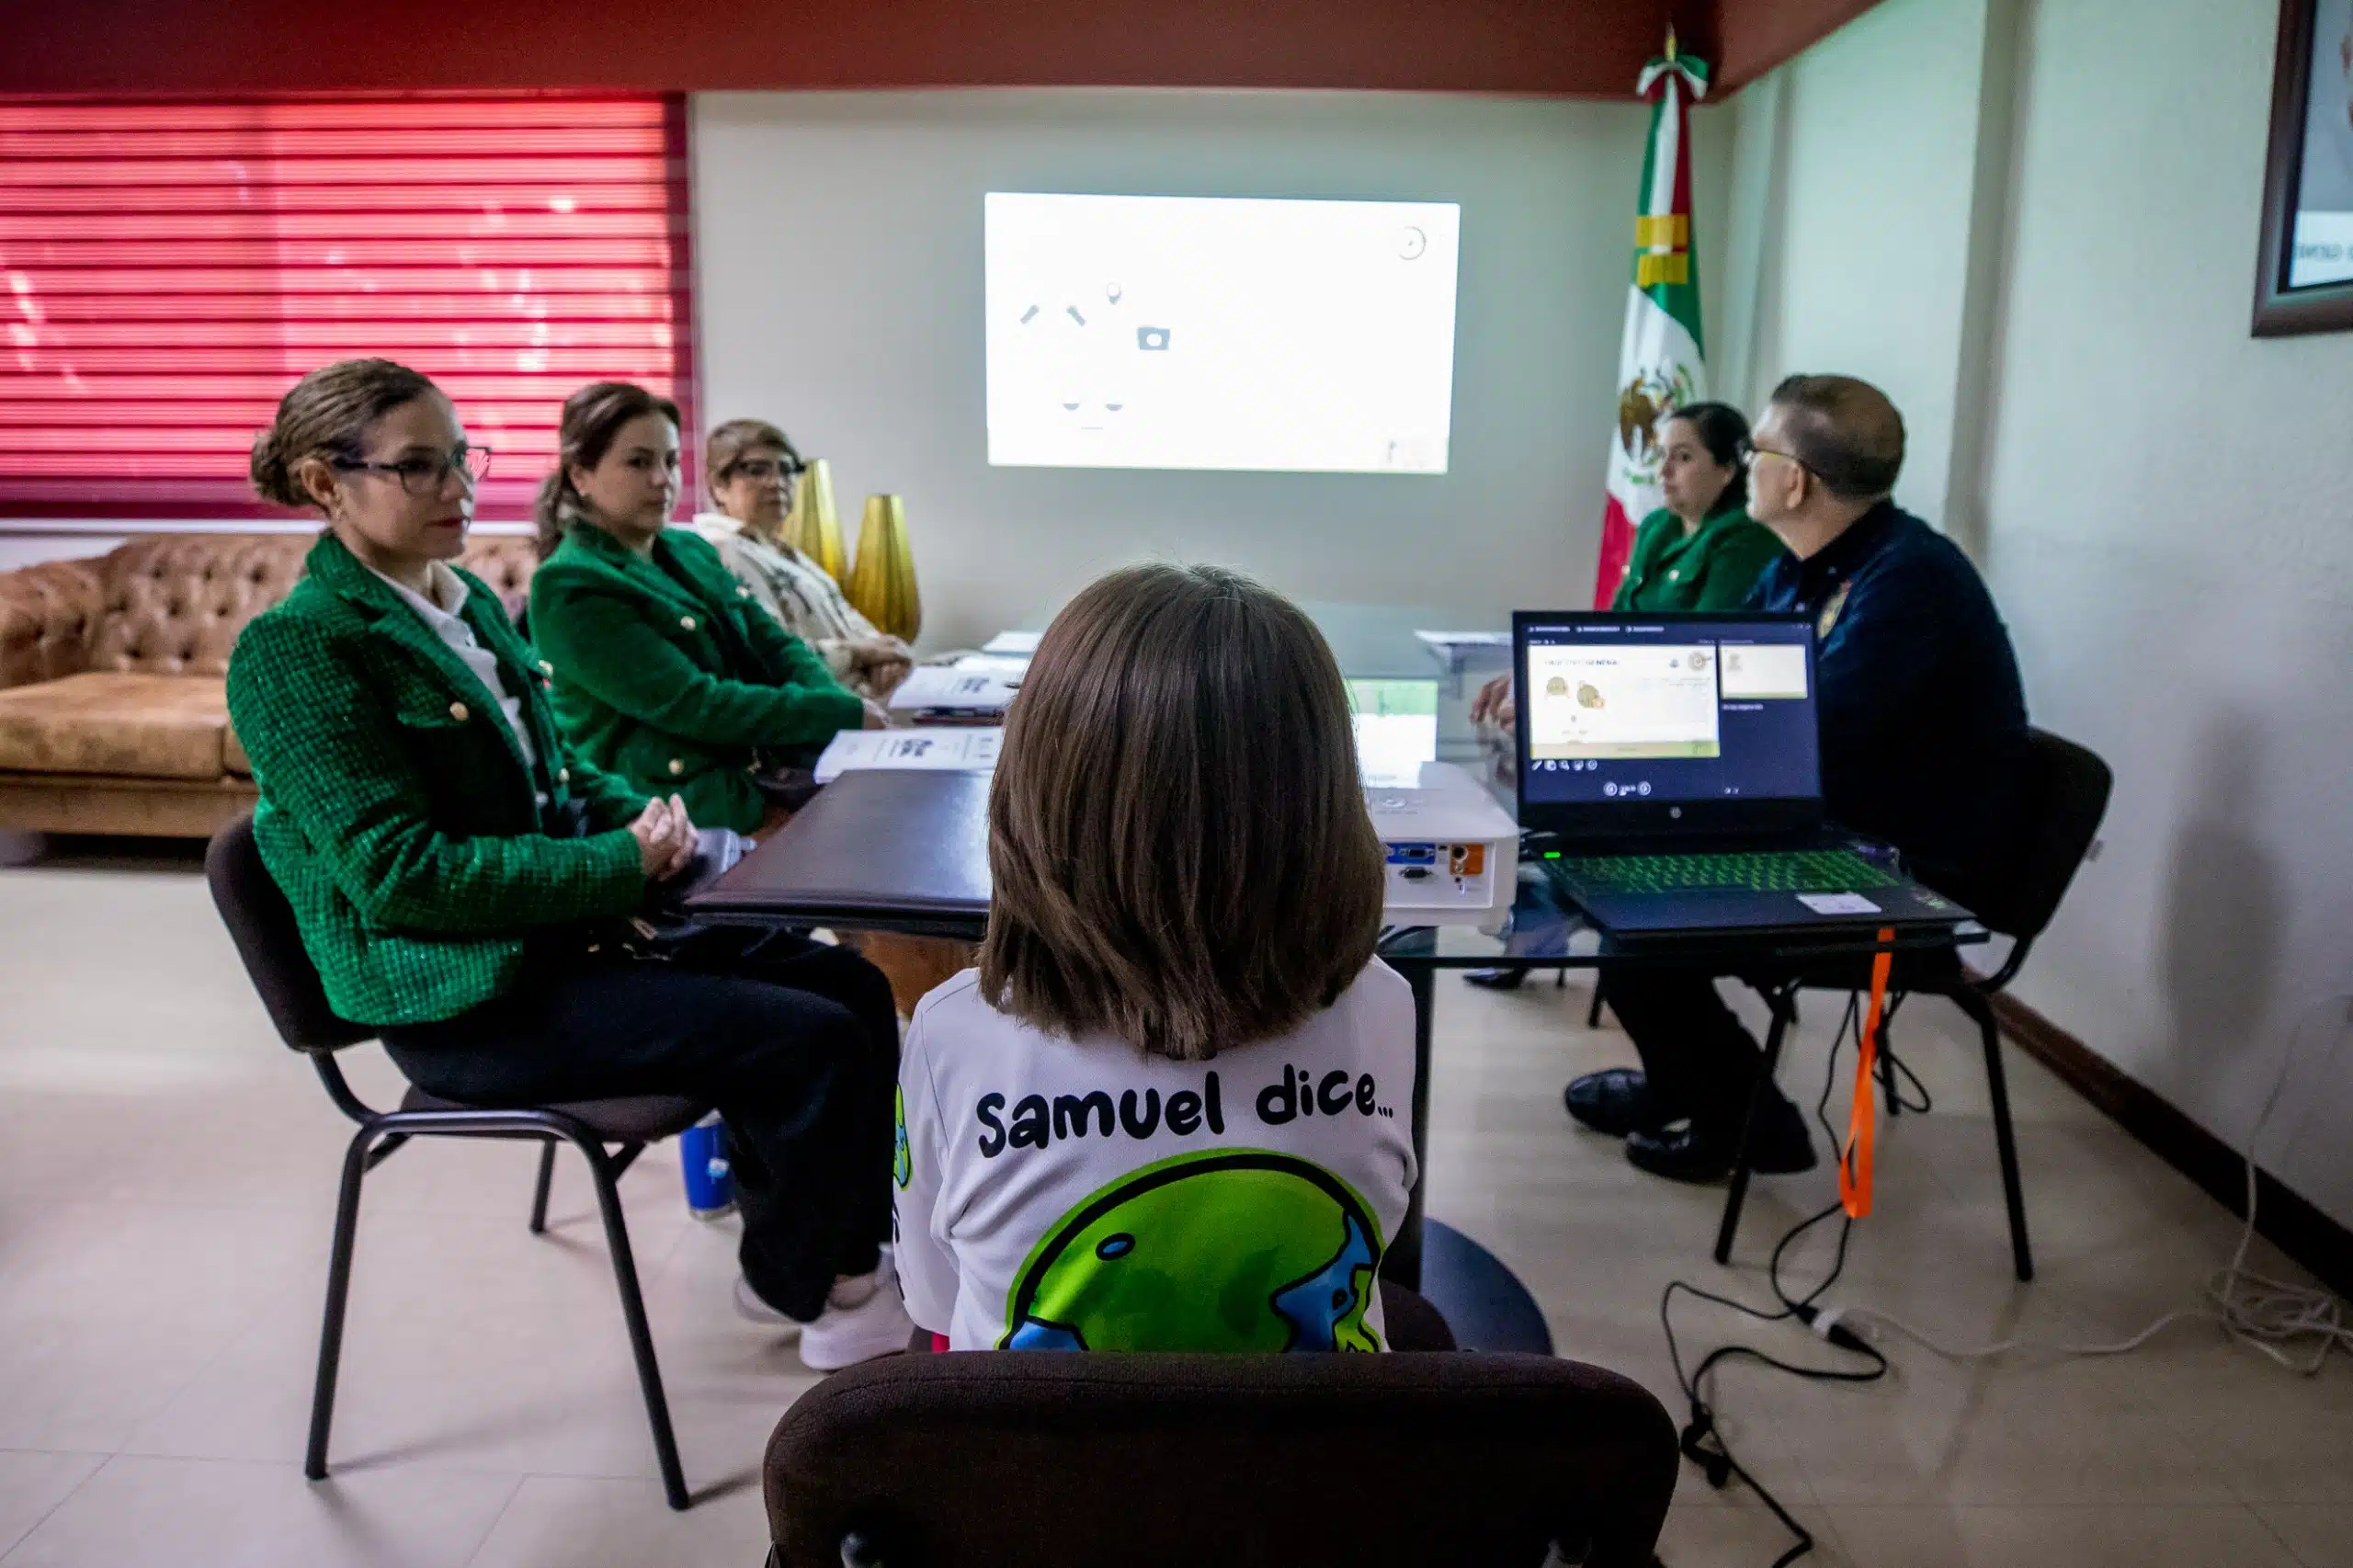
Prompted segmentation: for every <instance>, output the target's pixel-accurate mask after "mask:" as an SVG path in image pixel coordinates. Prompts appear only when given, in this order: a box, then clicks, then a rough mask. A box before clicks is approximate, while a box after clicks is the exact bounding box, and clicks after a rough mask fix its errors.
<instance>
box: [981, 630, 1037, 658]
mask: <svg viewBox="0 0 2353 1568" xmlns="http://www.w3.org/2000/svg"><path fill="white" fill-rule="evenodd" d="M1043 636H1045V633H1044V632H1042V631H1000V632H998V633H997V634H996V635H995V636H994V637H992V638H990V639H989V640H988V641H987V642H983V643H982V644H981V652H982V653H1019V654H1021V655H1022V656H1023V657H1025V658H1026V657H1028V656H1029V654H1031V653H1036V652H1037V651H1038V640H1039V639H1040V638H1041V637H1043Z"/></svg>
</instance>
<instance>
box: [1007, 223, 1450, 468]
mask: <svg viewBox="0 0 2353 1568" xmlns="http://www.w3.org/2000/svg"><path fill="white" fill-rule="evenodd" d="M1460 226H1461V210H1460V209H1459V208H1457V207H1456V206H1455V205H1453V204H1452V203H1450V202H1388V201H1274V200H1259V199H1239V198H1233V199H1229V198H1202V197H1154V196H1057V195H1029V194H1021V193H1011V192H1003V191H997V192H992V193H990V195H989V196H988V198H987V206H986V213H985V235H986V237H985V242H984V250H985V258H984V266H985V272H984V279H983V281H984V294H985V310H986V314H987V368H988V440H989V461H990V462H991V463H993V464H995V465H997V466H1000V467H1049V468H1171V469H1250V470H1283V471H1294V472H1327V473H1328V472H1373V473H1379V472H1392V473H1444V472H1446V468H1447V448H1448V442H1449V437H1450V434H1451V421H1452V415H1453V401H1454V297H1455V260H1456V250H1457V238H1458V233H1459V230H1460Z"/></svg>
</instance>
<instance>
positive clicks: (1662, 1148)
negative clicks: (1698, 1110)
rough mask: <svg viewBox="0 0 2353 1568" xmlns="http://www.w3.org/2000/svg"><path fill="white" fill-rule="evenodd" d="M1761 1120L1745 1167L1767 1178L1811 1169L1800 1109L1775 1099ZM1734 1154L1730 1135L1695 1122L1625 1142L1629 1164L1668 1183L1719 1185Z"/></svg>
mask: <svg viewBox="0 0 2353 1568" xmlns="http://www.w3.org/2000/svg"><path fill="white" fill-rule="evenodd" d="M1764 1117H1765V1124H1764V1126H1763V1127H1761V1128H1759V1129H1758V1130H1757V1134H1756V1147H1755V1148H1753V1149H1751V1150H1750V1151H1749V1152H1748V1168H1749V1169H1750V1170H1752V1171H1756V1172H1758V1173H1759V1174H1762V1175H1765V1176H1791V1175H1794V1174H1796V1173H1797V1172H1799V1171H1810V1170H1812V1169H1813V1165H1814V1153H1813V1139H1811V1138H1809V1137H1807V1136H1806V1131H1805V1118H1804V1117H1803V1116H1802V1115H1800V1114H1799V1111H1798V1108H1797V1107H1795V1106H1793V1105H1791V1104H1790V1102H1789V1101H1788V1100H1786V1099H1782V1098H1780V1097H1779V1096H1775V1097H1774V1102H1773V1103H1772V1104H1770V1105H1768V1106H1767V1107H1766V1108H1765V1111H1764ZM1738 1153H1739V1146H1738V1142H1737V1141H1736V1140H1735V1139H1734V1138H1733V1136H1732V1135H1731V1134H1730V1133H1728V1132H1721V1131H1714V1130H1705V1129H1702V1128H1701V1127H1700V1126H1699V1124H1698V1123H1697V1122H1692V1123H1689V1124H1687V1125H1686V1126H1683V1127H1681V1128H1678V1129H1677V1130H1676V1131H1673V1132H1632V1133H1629V1134H1628V1135H1627V1138H1626V1159H1627V1161H1628V1163H1629V1164H1631V1165H1633V1166H1634V1168H1635V1169H1637V1170H1643V1171H1648V1172H1650V1174H1651V1175H1653V1176H1665V1177H1666V1178H1667V1179H1668V1180H1669V1181H1689V1182H1716V1181H1722V1180H1723V1179H1724V1178H1725V1177H1726V1176H1730V1175H1732V1165H1733V1158H1734V1157H1735V1156H1736V1155H1737V1154H1738Z"/></svg>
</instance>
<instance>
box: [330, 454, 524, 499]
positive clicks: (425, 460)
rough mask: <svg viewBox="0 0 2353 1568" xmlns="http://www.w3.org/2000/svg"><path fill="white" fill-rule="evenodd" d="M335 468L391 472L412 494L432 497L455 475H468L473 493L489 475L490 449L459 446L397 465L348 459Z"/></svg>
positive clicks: (354, 470) (415, 457)
mask: <svg viewBox="0 0 2353 1568" xmlns="http://www.w3.org/2000/svg"><path fill="white" fill-rule="evenodd" d="M333 462H334V465H335V467H336V468H339V469H341V470H343V471H344V472H347V473H355V472H356V473H389V474H392V475H395V476H396V477H397V478H398V479H399V480H400V482H401V488H402V489H403V490H405V491H407V492H408V493H409V494H411V495H430V494H434V493H435V492H436V491H438V490H439V489H440V488H441V483H442V481H443V480H445V479H447V478H449V475H450V474H451V473H452V472H460V473H463V474H464V475H465V476H466V488H467V489H469V490H471V489H472V488H473V487H474V486H475V485H478V484H480V483H482V482H483V476H484V475H486V474H488V473H489V472H490V449H489V448H488V447H460V448H458V449H456V450H455V451H449V452H435V453H430V454H427V453H424V452H419V453H416V454H415V455H414V456H412V457H405V458H403V459H401V460H400V461H398V462H389V463H364V462H359V461H357V460H353V459H349V458H335V459H334V460H333Z"/></svg>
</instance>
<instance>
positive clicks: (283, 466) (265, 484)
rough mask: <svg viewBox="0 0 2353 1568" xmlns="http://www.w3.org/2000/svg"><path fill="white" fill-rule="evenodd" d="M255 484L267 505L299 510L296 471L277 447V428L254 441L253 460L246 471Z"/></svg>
mask: <svg viewBox="0 0 2353 1568" xmlns="http://www.w3.org/2000/svg"><path fill="white" fill-rule="evenodd" d="M245 472H246V475H247V477H249V478H250V479H251V480H252V481H253V486H254V493H255V494H257V495H259V496H260V497H261V498H262V499H263V500H265V501H270V502H275V503H276V504H277V505H278V506H301V505H302V503H303V499H304V498H303V497H302V496H301V495H298V494H295V491H294V474H293V471H292V470H291V469H290V468H289V467H288V466H287V462H286V454H285V452H284V450H283V449H280V448H279V446H278V432H277V430H276V429H275V428H272V429H268V430H265V431H263V432H262V433H261V434H260V435H258V436H256V437H254V455H253V460H252V462H251V463H250V464H248V465H247V467H246V471H245Z"/></svg>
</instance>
